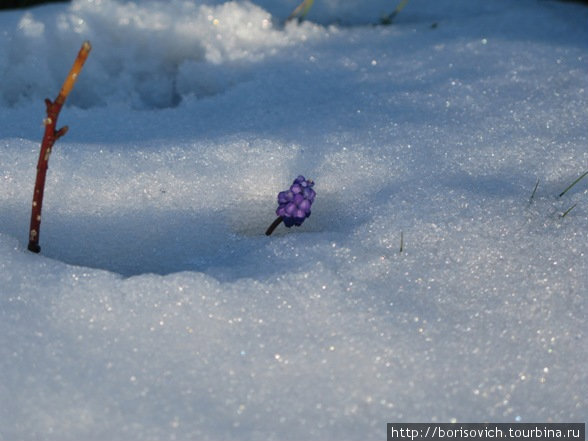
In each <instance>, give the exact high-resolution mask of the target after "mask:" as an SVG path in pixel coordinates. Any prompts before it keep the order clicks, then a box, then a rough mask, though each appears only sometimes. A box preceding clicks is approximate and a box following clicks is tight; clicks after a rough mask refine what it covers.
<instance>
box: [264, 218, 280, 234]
mask: <svg viewBox="0 0 588 441" xmlns="http://www.w3.org/2000/svg"><path fill="white" fill-rule="evenodd" d="M283 220H284V218H283V217H282V216H279V217H278V218H276V220H275V221H273V222H272V224H271V225H270V226H269V228H268V229H267V230H266V231H265V235H266V236H269V235H271V234H272V233H273V232H274V230H275V229H276V227H277V226H278V225H280V224H281V223H282V221H283Z"/></svg>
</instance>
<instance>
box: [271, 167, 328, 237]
mask: <svg viewBox="0 0 588 441" xmlns="http://www.w3.org/2000/svg"><path fill="white" fill-rule="evenodd" d="M312 187H314V182H313V181H312V180H310V179H306V178H305V177H304V176H302V175H301V176H298V177H297V178H296V179H295V180H294V182H292V185H291V186H290V188H289V189H288V190H285V191H281V192H280V193H278V208H277V209H276V214H277V215H278V218H277V219H276V220H275V221H274V222H273V223H272V224H271V225H270V226H269V228H268V229H267V231H266V232H265V234H266V235H267V236H269V235H270V234H272V233H273V231H274V230H275V229H276V227H277V226H278V225H280V223H282V222H284V225H285V226H286V227H288V228H290V227H291V226H293V225H296V226H297V227H299V226H300V225H302V222H304V220H305V219H306V218H307V217H308V216H310V206H311V205H312V203H313V202H314V198H315V196H316V192H315V191H314V190H313V189H312Z"/></svg>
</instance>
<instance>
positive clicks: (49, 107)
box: [28, 41, 92, 253]
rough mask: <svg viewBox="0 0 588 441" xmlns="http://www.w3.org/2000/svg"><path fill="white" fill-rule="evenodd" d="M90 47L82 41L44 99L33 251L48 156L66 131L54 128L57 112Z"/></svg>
mask: <svg viewBox="0 0 588 441" xmlns="http://www.w3.org/2000/svg"><path fill="white" fill-rule="evenodd" d="M91 48H92V47H91V46H90V43H89V42H87V41H86V42H84V44H83V45H82V48H81V49H80V51H79V53H78V56H77V57H76V59H75V61H74V64H73V66H72V68H71V70H70V72H69V74H68V76H67V78H66V79H65V82H64V83H63V86H62V87H61V90H60V91H59V95H57V98H56V99H55V101H54V102H51V100H49V99H46V100H45V106H46V112H47V118H45V119H44V120H43V124H44V125H45V134H44V135H43V141H42V142H41V151H40V153H39V162H37V177H36V179H35V191H34V193H33V205H32V209H31V223H30V227H29V245H28V249H29V251H32V252H33V253H38V252H39V251H41V247H40V246H39V230H40V228H41V209H42V207H43V193H44V191H45V178H46V177H47V168H48V167H49V156H51V149H52V148H53V144H55V141H57V140H58V139H59V138H61V137H62V136H63V135H65V134H66V133H67V126H65V127H62V128H61V129H59V130H55V126H56V124H57V118H58V117H59V112H60V111H61V108H62V107H63V103H64V102H65V99H66V98H67V96H68V95H69V93H70V92H71V89H72V88H73V85H74V83H75V81H76V79H77V77H78V75H79V73H80V71H81V69H82V66H83V65H84V62H85V61H86V58H87V57H88V54H89V52H90V49H91Z"/></svg>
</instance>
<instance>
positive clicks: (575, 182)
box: [559, 171, 588, 198]
mask: <svg viewBox="0 0 588 441" xmlns="http://www.w3.org/2000/svg"><path fill="white" fill-rule="evenodd" d="M585 176H588V171H587V172H585V173H583V174H582V176H580V177H579V178H578V179H576V180H575V181H574V182H572V183H571V184H570V185H569V186H568V188H566V189H565V190H564V191H562V192H561V193H560V194H559V197H560V198H561V197H562V196H563V195H564V194H566V193H567V192H568V190H570V189H571V188H572V187H573V186H574V185H576V184H577V183H578V182H580V181H581V180H582V179H584V177H585Z"/></svg>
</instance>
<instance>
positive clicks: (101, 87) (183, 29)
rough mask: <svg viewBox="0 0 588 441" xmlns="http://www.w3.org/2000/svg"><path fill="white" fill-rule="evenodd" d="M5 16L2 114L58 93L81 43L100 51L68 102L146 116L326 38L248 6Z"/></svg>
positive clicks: (121, 5)
mask: <svg viewBox="0 0 588 441" xmlns="http://www.w3.org/2000/svg"><path fill="white" fill-rule="evenodd" d="M5 16H6V17H5V18H4V21H5V22H8V23H5V29H6V28H8V29H10V30H11V37H10V38H11V42H10V44H7V45H2V46H1V48H0V60H1V61H0V71H1V72H3V85H2V87H1V88H0V99H1V102H2V103H4V104H5V105H14V104H18V103H19V102H24V101H27V100H29V99H31V98H35V99H39V98H41V97H44V96H45V95H46V94H47V91H51V90H59V86H60V85H61V82H62V81H63V78H64V77H65V73H66V72H67V71H66V70H64V69H66V68H67V66H69V65H71V63H72V61H73V58H74V57H75V54H76V53H77V50H78V49H79V45H80V44H81V42H82V41H83V40H90V41H91V42H92V45H93V48H94V50H93V52H92V55H91V57H90V58H89V60H88V63H87V65H86V66H85V67H84V73H83V75H82V76H81V77H80V80H79V83H78V85H77V86H76V88H75V90H74V92H73V94H72V96H71V98H70V100H69V101H68V102H69V103H70V104H74V105H76V106H80V107H84V108H87V107H92V106H104V105H106V104H107V103H109V102H125V103H131V105H132V107H134V108H140V109H141V108H142V109H145V108H152V107H156V108H161V107H170V106H175V105H177V104H178V103H179V102H180V100H181V99H182V97H184V96H195V97H205V96H210V95H215V94H218V93H222V92H223V91H224V90H226V89H227V88H229V87H231V86H232V85H234V84H236V83H239V82H241V81H245V80H246V79H247V78H248V71H249V69H250V66H251V65H252V64H254V63H256V62H259V61H261V60H263V59H265V58H267V57H271V56H272V55H273V54H275V53H276V51H277V50H279V49H283V48H285V47H288V46H292V45H294V44H296V43H298V42H301V41H304V40H307V39H308V38H316V37H318V35H320V34H321V31H320V30H319V29H318V28H317V27H316V26H313V25H310V24H305V25H303V26H289V27H287V29H286V30H285V31H282V30H279V29H276V26H275V24H274V22H273V18H272V16H271V15H270V14H269V13H268V12H266V11H265V10H264V9H262V8H261V7H259V6H256V5H254V4H252V3H249V2H228V3H223V4H219V5H216V6H215V5H212V6H210V5H206V4H204V5H198V4H197V3H194V2H187V1H183V0H173V1H169V2H157V1H146V2H139V3H135V2H118V1H115V0H106V1H100V2H94V1H87V0H74V1H73V2H72V3H71V5H69V6H68V7H67V9H66V10H64V8H63V7H60V6H45V7H41V8H34V9H31V10H29V11H27V12H25V13H22V12H20V11H18V12H11V13H8V14H5ZM39 72H43V73H44V74H43V75H39ZM80 89H81V90H83V93H80V92H79V91H80Z"/></svg>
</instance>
